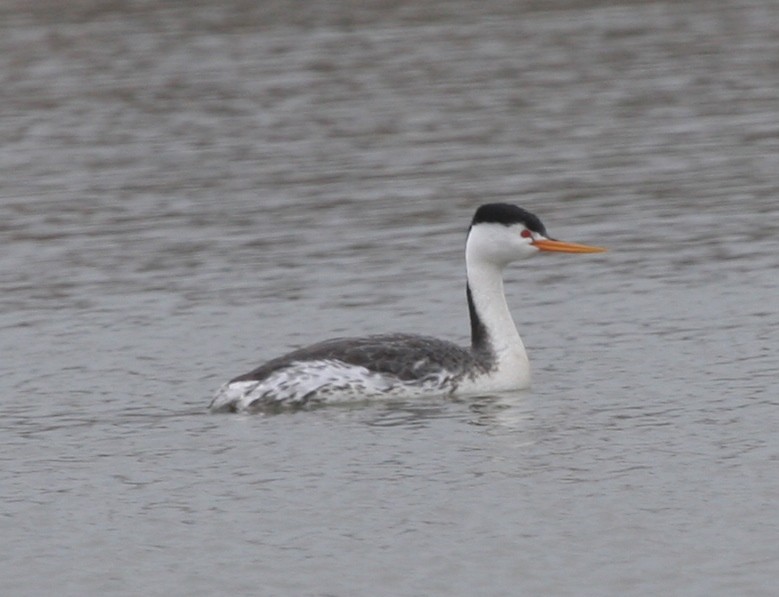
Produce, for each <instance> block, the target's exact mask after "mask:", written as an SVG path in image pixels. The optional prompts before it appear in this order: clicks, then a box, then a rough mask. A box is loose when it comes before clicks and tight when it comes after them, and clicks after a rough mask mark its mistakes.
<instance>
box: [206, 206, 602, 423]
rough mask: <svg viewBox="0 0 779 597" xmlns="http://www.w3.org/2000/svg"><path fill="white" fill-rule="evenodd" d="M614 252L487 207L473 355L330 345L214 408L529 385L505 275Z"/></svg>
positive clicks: (245, 379)
mask: <svg viewBox="0 0 779 597" xmlns="http://www.w3.org/2000/svg"><path fill="white" fill-rule="evenodd" d="M605 250H606V249H602V248H600V247H592V246H588V245H580V244H576V243H567V242H562V241H558V240H553V239H551V238H549V236H548V235H547V232H546V229H545V228H544V225H543V224H542V223H541V220H539V219H538V218H537V217H536V216H535V215H533V214H532V213H530V212H528V211H525V210H524V209H522V208H520V207H517V206H516V205H510V204H507V203H489V204H486V205H482V206H481V207H479V208H478V209H477V210H476V213H475V214H474V216H473V220H472V221H471V225H470V228H469V229H468V236H467V239H466V243H465V265H466V276H467V285H466V296H467V299H468V310H469V314H470V318H471V346H470V348H463V347H460V346H457V345H455V344H453V343H451V342H447V341H444V340H438V339H437V338H431V337H428V336H418V335H414V334H385V335H377V336H367V337H364V338H336V339H333V340H326V341H325V342H320V343H318V344H314V345H312V346H308V347H306V348H301V349H299V350H296V351H293V352H291V353H289V354H286V355H284V356H281V357H278V358H275V359H273V360H271V361H268V362H267V363H265V364H263V365H260V366H259V367H257V368H256V369H254V370H253V371H250V372H249V373H246V374H244V375H240V376H238V377H236V378H235V379H233V380H231V381H229V382H228V383H226V384H224V385H223V386H222V387H221V388H220V389H219V391H218V392H217V394H216V396H214V399H213V400H212V401H211V405H210V406H209V409H210V410H211V411H212V412H244V411H274V410H280V409H285V408H292V409H294V408H309V407H312V406H315V405H320V404H324V403H330V402H346V401H359V400H366V399H372V398H379V397H398V398H412V397H416V396H423V395H450V396H452V395H457V396H461V395H469V394H477V393H489V392H501V391H507V390H519V389H524V388H527V387H528V386H529V385H530V364H529V362H528V358H527V353H526V352H525V346H524V345H523V343H522V339H521V338H520V337H519V333H518V332H517V328H516V326H515V325H514V320H513V319H512V318H511V313H510V312H509V308H508V305H507V304H506V297H505V295H504V292H503V269H504V268H505V267H506V266H507V265H508V264H509V263H510V262H512V261H517V260H520V259H525V258H527V257H530V256H532V255H535V254H536V253H538V252H539V251H556V252H560V253H600V252H603V251H605Z"/></svg>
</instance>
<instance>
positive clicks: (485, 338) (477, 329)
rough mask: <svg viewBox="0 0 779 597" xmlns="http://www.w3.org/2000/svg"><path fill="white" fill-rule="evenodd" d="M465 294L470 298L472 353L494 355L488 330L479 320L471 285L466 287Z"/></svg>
mask: <svg viewBox="0 0 779 597" xmlns="http://www.w3.org/2000/svg"><path fill="white" fill-rule="evenodd" d="M465 293H466V295H467V296H468V314H469V315H470V318H471V351H472V352H479V353H484V352H487V353H492V346H491V345H490V337H489V334H488V333H487V328H486V327H485V326H484V323H483V322H482V320H481V319H480V318H479V314H478V313H477V312H476V305H474V304H473V295H472V294H471V286H470V284H468V285H466V287H465Z"/></svg>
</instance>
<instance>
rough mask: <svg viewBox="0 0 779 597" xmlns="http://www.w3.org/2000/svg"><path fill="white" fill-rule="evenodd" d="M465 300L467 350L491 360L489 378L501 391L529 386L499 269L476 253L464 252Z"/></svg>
mask: <svg viewBox="0 0 779 597" xmlns="http://www.w3.org/2000/svg"><path fill="white" fill-rule="evenodd" d="M465 264H466V271H467V276H468V295H469V296H468V298H469V307H470V312H471V313H470V314H471V350H472V351H473V352H474V353H476V354H479V355H485V356H488V359H489V358H490V357H491V360H493V363H492V367H491V368H492V371H493V372H492V373H491V374H490V376H491V377H495V378H496V382H497V381H498V379H500V380H502V381H501V382H499V383H498V385H500V386H504V385H505V386H506V387H505V388H502V387H497V386H496V389H513V388H516V387H524V386H527V385H529V383H530V365H529V362H528V358H527V352H526V351H525V346H524V344H523V343H522V338H520V336H519V332H517V327H516V325H515V324H514V319H513V318H512V317H511V312H510V311H509V307H508V304H507V303H506V295H505V293H504V290H503V266H502V265H500V264H497V263H495V262H494V261H491V260H489V259H485V258H482V257H480V256H479V251H478V250H472V249H471V247H470V246H469V247H468V248H467V249H466V254H465Z"/></svg>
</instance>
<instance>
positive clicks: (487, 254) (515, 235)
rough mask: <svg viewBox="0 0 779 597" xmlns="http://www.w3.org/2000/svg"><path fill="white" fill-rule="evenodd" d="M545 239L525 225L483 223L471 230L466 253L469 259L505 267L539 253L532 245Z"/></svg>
mask: <svg viewBox="0 0 779 597" xmlns="http://www.w3.org/2000/svg"><path fill="white" fill-rule="evenodd" d="M543 238H545V237H544V236H543V235H541V234H538V233H537V232H533V231H532V230H530V229H528V228H527V227H526V226H525V225H524V224H512V225H511V226H504V225H503V224H493V223H487V222H483V223H480V224H476V225H475V226H473V227H472V228H471V232H470V234H469V235H468V242H467V243H466V248H465V251H466V255H467V256H468V258H469V259H476V260H480V261H485V262H489V263H493V264H495V265H499V266H505V265H508V264H509V263H511V262H512V261H517V260H519V259H526V258H528V257H530V256H531V255H535V254H536V253H538V248H537V247H534V246H533V244H532V243H533V241H536V240H540V239H543Z"/></svg>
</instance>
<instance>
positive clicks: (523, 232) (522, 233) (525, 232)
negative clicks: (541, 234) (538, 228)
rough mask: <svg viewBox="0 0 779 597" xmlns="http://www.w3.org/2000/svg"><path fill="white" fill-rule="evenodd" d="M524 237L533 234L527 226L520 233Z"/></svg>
mask: <svg viewBox="0 0 779 597" xmlns="http://www.w3.org/2000/svg"><path fill="white" fill-rule="evenodd" d="M519 234H520V236H521V237H522V238H530V237H531V236H533V233H532V232H530V230H528V229H527V228H525V229H524V230H523V231H522V232H520V233H519Z"/></svg>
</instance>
